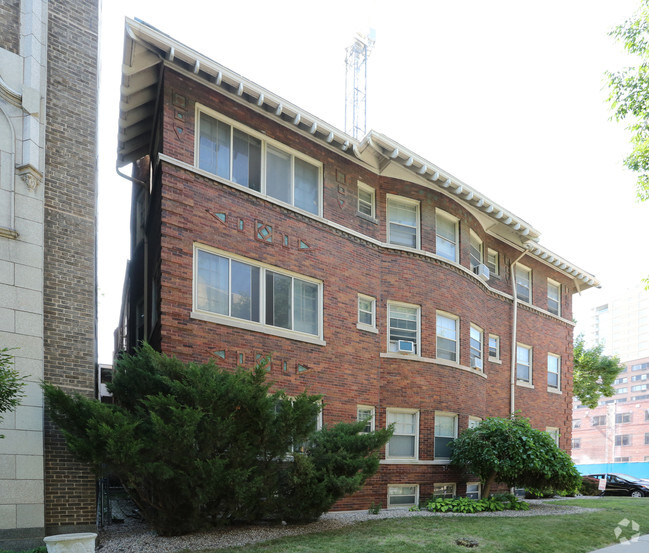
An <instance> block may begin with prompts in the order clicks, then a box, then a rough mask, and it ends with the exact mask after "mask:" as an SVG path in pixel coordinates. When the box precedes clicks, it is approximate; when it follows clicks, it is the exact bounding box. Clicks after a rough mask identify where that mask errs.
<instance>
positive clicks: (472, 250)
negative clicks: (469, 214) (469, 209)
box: [469, 230, 483, 272]
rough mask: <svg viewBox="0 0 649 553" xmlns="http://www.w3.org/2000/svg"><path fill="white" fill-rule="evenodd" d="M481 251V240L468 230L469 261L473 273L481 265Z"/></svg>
mask: <svg viewBox="0 0 649 553" xmlns="http://www.w3.org/2000/svg"><path fill="white" fill-rule="evenodd" d="M482 251H483V250H482V240H480V238H479V237H478V235H477V234H476V233H475V232H473V230H469V261H470V263H471V270H472V271H474V272H477V269H478V267H479V266H480V265H482V263H483V257H482Z"/></svg>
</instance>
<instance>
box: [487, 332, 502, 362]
mask: <svg viewBox="0 0 649 553" xmlns="http://www.w3.org/2000/svg"><path fill="white" fill-rule="evenodd" d="M489 359H490V360H492V361H499V360H500V336H496V335H495V334H489Z"/></svg>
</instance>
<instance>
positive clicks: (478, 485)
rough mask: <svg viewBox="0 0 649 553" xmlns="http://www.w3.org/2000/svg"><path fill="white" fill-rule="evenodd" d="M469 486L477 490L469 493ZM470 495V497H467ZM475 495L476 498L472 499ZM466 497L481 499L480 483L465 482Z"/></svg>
mask: <svg viewBox="0 0 649 553" xmlns="http://www.w3.org/2000/svg"><path fill="white" fill-rule="evenodd" d="M469 486H476V487H477V489H476V491H475V492H470V491H469ZM469 494H471V495H469ZM475 494H477V497H474V495H475ZM466 497H468V498H470V499H480V498H481V497H482V486H481V485H480V482H467V483H466Z"/></svg>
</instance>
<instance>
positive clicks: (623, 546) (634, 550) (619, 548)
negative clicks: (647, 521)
mask: <svg viewBox="0 0 649 553" xmlns="http://www.w3.org/2000/svg"><path fill="white" fill-rule="evenodd" d="M647 552H649V534H645V535H644V536H640V537H639V538H638V540H637V541H635V540H634V541H629V542H625V543H616V544H615V545H609V546H608V547H605V548H604V549H597V550H595V551H591V553H647Z"/></svg>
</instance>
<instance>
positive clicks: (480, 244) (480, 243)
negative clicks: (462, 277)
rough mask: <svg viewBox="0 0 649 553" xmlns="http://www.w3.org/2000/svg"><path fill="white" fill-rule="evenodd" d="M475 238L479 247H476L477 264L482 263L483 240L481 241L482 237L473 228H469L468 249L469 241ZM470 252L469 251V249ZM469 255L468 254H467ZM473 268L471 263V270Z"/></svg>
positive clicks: (483, 259)
mask: <svg viewBox="0 0 649 553" xmlns="http://www.w3.org/2000/svg"><path fill="white" fill-rule="evenodd" d="M472 240H475V241H476V242H478V245H479V248H478V253H479V254H480V259H479V260H478V265H484V264H485V263H484V261H485V256H484V242H483V241H482V238H480V237H479V236H478V234H477V233H476V232H475V231H474V230H473V229H469V250H470V248H471V241H472ZM469 253H470V251H469ZM469 257H470V256H469ZM473 269H474V265H472V264H471V270H473Z"/></svg>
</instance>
